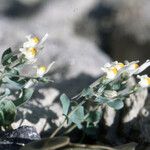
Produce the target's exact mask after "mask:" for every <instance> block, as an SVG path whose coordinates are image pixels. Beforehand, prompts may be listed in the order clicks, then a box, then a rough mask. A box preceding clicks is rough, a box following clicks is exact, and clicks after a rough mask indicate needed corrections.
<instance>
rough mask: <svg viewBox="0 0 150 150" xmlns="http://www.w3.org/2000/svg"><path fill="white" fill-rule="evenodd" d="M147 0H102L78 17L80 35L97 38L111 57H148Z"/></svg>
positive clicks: (148, 4) (149, 45)
mask: <svg viewBox="0 0 150 150" xmlns="http://www.w3.org/2000/svg"><path fill="white" fill-rule="evenodd" d="M149 8H150V1H149V0H114V1H112V0H102V1H100V2H99V3H97V4H96V5H95V6H94V7H93V8H92V9H91V10H89V12H88V13H87V14H84V16H83V17H82V18H81V19H79V20H78V21H77V26H76V31H77V32H78V33H79V35H82V36H83V35H85V36H86V37H87V38H89V37H90V39H92V40H95V41H97V44H98V45H99V46H100V47H102V49H104V50H105V51H106V52H107V53H109V54H110V55H111V56H112V57H113V58H114V59H116V60H120V61H124V60H130V61H132V60H136V59H138V60H141V61H145V60H146V59H149V57H150V54H149V48H150V44H149V41H150V38H149V33H150V31H149V27H150V22H149V20H150V19H149V18H150V15H149V12H148V10H149Z"/></svg>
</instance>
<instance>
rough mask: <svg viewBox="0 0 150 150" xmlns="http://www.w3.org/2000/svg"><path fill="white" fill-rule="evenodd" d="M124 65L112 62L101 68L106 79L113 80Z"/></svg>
mask: <svg viewBox="0 0 150 150" xmlns="http://www.w3.org/2000/svg"><path fill="white" fill-rule="evenodd" d="M124 66H125V65H124V64H123V63H121V62H118V61H114V62H112V63H111V64H110V63H107V64H105V65H104V67H103V68H101V69H102V70H103V71H104V72H105V73H106V78H108V79H110V80H113V79H115V78H116V77H117V75H118V72H119V71H120V70H121V69H122V68H123V67H124Z"/></svg>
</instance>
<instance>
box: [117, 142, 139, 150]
mask: <svg viewBox="0 0 150 150" xmlns="http://www.w3.org/2000/svg"><path fill="white" fill-rule="evenodd" d="M137 145H138V144H137V143H135V142H132V143H128V144H124V145H120V146H117V147H115V148H116V149H118V150H136V147H137Z"/></svg>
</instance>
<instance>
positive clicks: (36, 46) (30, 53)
mask: <svg viewBox="0 0 150 150" xmlns="http://www.w3.org/2000/svg"><path fill="white" fill-rule="evenodd" d="M47 37H48V34H45V36H44V37H43V38H42V39H41V40H39V38H38V37H31V36H27V39H28V41H27V42H25V43H24V44H23V48H20V49H19V51H20V52H21V53H22V54H24V55H25V58H26V59H27V60H29V61H30V62H35V61H36V60H37V56H38V54H39V53H40V51H41V49H43V47H44V46H43V43H44V42H45V40H46V39H47Z"/></svg>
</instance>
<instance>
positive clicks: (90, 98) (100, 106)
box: [51, 60, 150, 138]
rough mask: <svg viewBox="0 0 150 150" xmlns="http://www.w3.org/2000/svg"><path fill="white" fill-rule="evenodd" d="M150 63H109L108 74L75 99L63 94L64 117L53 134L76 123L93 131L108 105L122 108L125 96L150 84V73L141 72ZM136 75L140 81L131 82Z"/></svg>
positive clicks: (68, 129)
mask: <svg viewBox="0 0 150 150" xmlns="http://www.w3.org/2000/svg"><path fill="white" fill-rule="evenodd" d="M149 66H150V60H147V61H146V62H145V63H144V64H142V65H141V66H139V61H133V62H130V63H129V62H128V61H125V63H121V62H117V61H115V62H112V63H111V64H110V63H107V64H105V65H104V67H103V68H102V70H103V71H104V72H105V74H104V75H103V76H101V77H100V78H99V79H98V80H97V81H96V82H94V83H93V84H91V85H90V86H89V87H88V88H87V89H83V90H82V92H81V93H80V94H78V95H77V96H75V97H73V98H72V99H70V98H68V97H67V96H66V95H65V94H62V95H61V97H60V101H61V104H62V108H63V115H64V116H65V119H64V121H63V122H62V124H61V125H60V126H59V127H58V128H57V129H56V130H55V131H54V132H53V133H52V134H51V138H52V137H54V136H56V135H57V134H58V133H59V131H60V130H61V129H62V127H64V125H65V124H67V125H68V128H67V130H66V131H65V132H64V133H63V134H67V133H69V132H71V131H72V130H73V129H74V128H76V127H78V128H79V129H82V130H84V131H85V132H87V133H88V134H90V129H93V128H97V126H98V123H99V121H100V119H101V116H102V113H103V110H104V108H105V107H106V106H108V107H111V108H114V109H115V110H119V109H121V108H123V107H124V100H125V99H126V98H128V97H129V96H130V95H131V94H133V93H136V92H138V91H140V90H142V89H143V88H147V87H149V86H150V77H148V76H147V75H142V76H140V75H139V74H140V73H141V72H142V71H144V70H145V69H146V68H147V67H149ZM135 75H137V79H138V80H139V81H138V83H136V84H135V85H133V86H128V82H129V79H130V78H131V77H133V76H135ZM92 134H93V133H92Z"/></svg>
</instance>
